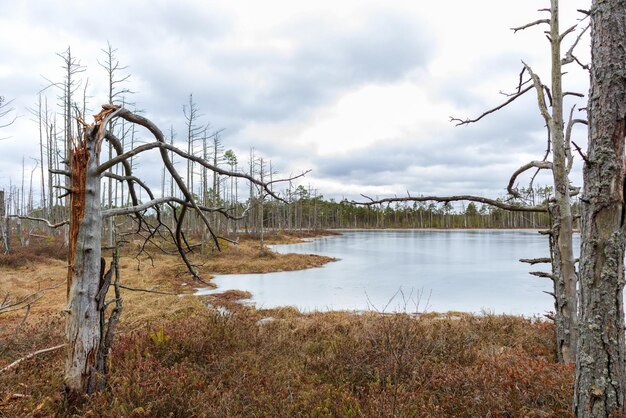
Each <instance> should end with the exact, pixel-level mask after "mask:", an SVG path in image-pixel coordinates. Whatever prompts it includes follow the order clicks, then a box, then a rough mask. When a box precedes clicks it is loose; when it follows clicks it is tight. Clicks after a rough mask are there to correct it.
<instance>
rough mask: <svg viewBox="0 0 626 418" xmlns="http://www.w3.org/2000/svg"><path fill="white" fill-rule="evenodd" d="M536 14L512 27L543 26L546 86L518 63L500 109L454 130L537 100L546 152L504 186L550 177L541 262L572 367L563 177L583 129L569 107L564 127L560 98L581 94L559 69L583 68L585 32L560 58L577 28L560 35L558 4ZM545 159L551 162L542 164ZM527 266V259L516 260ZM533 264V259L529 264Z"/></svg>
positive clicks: (572, 273)
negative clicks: (526, 177) (575, 136)
mask: <svg viewBox="0 0 626 418" xmlns="http://www.w3.org/2000/svg"><path fill="white" fill-rule="evenodd" d="M540 12H547V13H549V17H548V18H546V19H539V20H536V21H534V22H531V23H528V24H526V25H523V26H520V27H516V28H513V29H512V30H513V31H515V32H517V31H520V30H524V29H527V28H531V27H534V26H547V27H548V29H547V30H546V35H547V39H548V41H549V42H550V58H551V70H552V71H551V77H550V86H547V85H546V84H544V83H543V82H542V80H541V79H540V77H539V76H538V75H537V74H536V73H535V72H534V71H533V70H532V68H531V67H530V66H529V65H528V64H526V63H525V62H523V63H522V64H523V67H522V71H521V73H520V76H519V83H518V86H517V89H516V91H515V92H514V93H512V94H508V95H507V96H508V98H507V100H506V101H505V102H504V103H502V104H501V105H500V106H498V107H495V108H493V109H490V110H489V111H487V112H485V113H483V114H482V115H480V116H479V117H477V118H475V119H466V120H459V119H453V120H454V121H456V122H458V123H457V125H467V124H470V123H474V122H477V121H479V120H480V119H482V118H483V117H485V116H487V115H488V114H490V113H492V112H494V111H497V110H499V109H501V108H503V107H505V106H507V105H509V104H510V103H512V102H513V101H515V100H516V99H518V98H520V97H521V96H523V95H525V94H526V93H528V92H531V91H534V92H535V94H536V96H537V105H538V108H539V111H540V113H541V116H542V118H543V120H544V122H545V124H546V128H547V138H548V143H547V149H546V153H545V154H544V157H543V159H542V160H541V161H533V162H531V163H529V164H526V165H524V166H522V167H520V168H519V169H518V170H517V171H515V173H514V174H513V176H512V177H511V180H510V181H509V184H508V186H507V191H508V193H509V194H510V195H511V196H513V197H520V194H519V192H518V191H517V189H516V188H515V182H516V181H517V177H518V176H519V175H521V174H522V173H524V172H526V171H529V170H537V171H538V170H540V169H549V170H550V171H551V172H552V180H553V184H554V198H553V199H551V200H550V201H549V202H548V211H549V214H550V222H551V228H550V231H549V234H548V235H549V242H550V258H549V259H548V258H546V259H542V260H541V261H544V262H549V263H550V264H551V273H550V274H549V275H546V277H549V278H550V279H552V281H553V283H554V292H553V296H554V299H555V301H554V302H555V303H554V305H555V317H554V320H555V325H556V340H557V356H558V359H559V361H562V362H566V363H572V362H574V361H575V358H576V340H577V306H578V303H577V294H576V282H577V276H576V266H575V260H574V253H573V244H572V237H573V225H574V216H573V213H572V201H571V200H572V199H571V198H572V196H573V195H574V194H576V193H577V192H578V190H577V189H576V188H573V187H572V186H571V184H570V180H569V173H570V171H571V169H572V166H573V162H574V158H573V155H572V151H571V149H572V147H571V144H572V138H571V136H572V131H573V127H574V126H575V125H576V124H585V125H586V124H587V121H586V120H584V119H579V118H575V117H574V112H575V109H576V107H575V106H572V108H571V109H570V111H569V115H568V119H567V124H566V123H565V121H564V99H565V97H566V96H576V97H583V95H582V94H580V93H576V92H570V91H564V90H563V86H562V82H563V66H565V65H568V64H572V63H577V64H579V65H581V66H583V67H585V66H584V65H583V64H581V63H580V61H579V60H578V59H577V58H576V56H575V55H574V50H575V48H576V46H577V45H578V43H579V41H580V39H581V38H582V36H583V34H584V33H585V32H586V30H587V27H585V28H584V29H582V30H581V31H579V33H578V35H577V36H576V38H575V39H574V40H573V42H572V43H571V45H570V47H569V49H568V50H567V52H566V53H565V55H563V54H562V53H561V46H562V43H563V40H564V39H565V38H566V37H567V36H568V35H570V34H574V33H575V31H576V30H577V25H574V26H571V27H569V28H567V29H566V30H565V31H561V29H560V23H559V2H558V0H551V1H550V8H549V9H541V10H540ZM550 157H551V160H552V161H548V158H550ZM535 176H536V172H535V174H534V175H533V177H532V178H531V180H530V181H531V184H532V181H533V180H534V178H535ZM521 261H525V262H527V261H529V260H521ZM530 261H535V262H537V260H530Z"/></svg>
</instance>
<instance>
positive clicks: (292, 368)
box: [0, 308, 573, 417]
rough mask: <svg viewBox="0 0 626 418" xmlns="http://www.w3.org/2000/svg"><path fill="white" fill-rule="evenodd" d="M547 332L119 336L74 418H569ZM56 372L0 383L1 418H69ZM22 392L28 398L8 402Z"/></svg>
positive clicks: (486, 321) (28, 369)
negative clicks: (107, 366) (26, 417)
mask: <svg viewBox="0 0 626 418" xmlns="http://www.w3.org/2000/svg"><path fill="white" fill-rule="evenodd" d="M262 318H270V319H264V320H262V321H260V319H262ZM553 332H554V330H553V327H552V326H551V325H549V324H546V323H544V322H540V321H534V320H528V319H521V318H516V317H507V316H489V315H488V316H480V317H474V316H467V315H463V316H461V317H460V318H459V317H451V318H447V317H445V316H444V317H436V318H429V319H424V318H422V319H419V318H415V317H413V316H409V315H402V314H400V315H379V314H363V315H356V314H345V313H326V314H320V313H318V314H309V315H302V314H299V313H297V312H295V311H293V310H289V309H286V310H285V309H283V310H269V311H256V310H254V309H248V308H241V309H239V310H238V311H237V312H235V313H229V312H226V313H220V312H218V311H215V310H210V311H207V312H206V313H201V314H197V315H194V316H192V317H188V318H185V319H177V320H172V321H167V322H165V323H164V324H163V326H162V328H161V326H159V327H151V328H149V329H144V330H141V331H136V332H132V333H129V334H125V335H121V336H120V338H119V340H118V343H117V344H116V346H115V349H114V355H113V359H114V360H113V370H112V375H111V377H110V381H109V387H108V389H107V390H106V391H104V392H102V393H98V394H96V395H94V396H92V397H91V398H90V399H89V400H88V401H87V402H86V404H85V405H84V406H83V408H82V409H81V410H80V411H73V412H74V413H78V414H80V415H86V416H89V415H90V414H91V415H98V416H111V417H113V416H175V417H177V416H181V417H183V416H220V417H222V416H277V417H279V416H344V417H356V416H560V415H567V414H568V411H569V403H570V397H571V388H572V382H573V370H572V369H571V368H570V367H568V366H563V365H559V364H557V363H555V362H554V360H553V352H552V339H553ZM61 363H62V356H61V355H60V354H58V353H57V354H53V355H50V356H49V357H48V358H46V359H37V360H32V361H30V360H29V361H28V362H25V365H24V366H21V367H19V368H18V369H17V370H16V371H14V372H10V373H8V374H7V375H5V376H0V385H1V386H2V387H4V388H5V389H3V394H2V396H3V399H4V400H3V403H2V409H3V410H4V411H6V414H7V415H20V414H24V413H25V412H27V411H28V412H29V413H32V412H33V411H35V415H36V414H37V413H39V414H41V415H51V414H57V415H68V414H70V413H71V412H72V411H68V410H67V409H66V406H65V405H64V404H63V402H62V401H61V399H60V395H59V385H60V381H59V377H58V376H59V373H60V369H61ZM45 364H47V365H48V367H46V368H45V370H43V369H42V370H41V373H34V370H37V368H38V367H42V366H43V365H45ZM41 379H45V380H46V381H45V383H44V382H42V381H41ZM20 384H23V385H24V386H23V387H20V386H19V385H20ZM22 389H23V392H24V393H23V394H25V395H27V396H26V397H23V398H17V399H9V398H10V396H11V392H12V391H16V390H22ZM37 408H39V409H37Z"/></svg>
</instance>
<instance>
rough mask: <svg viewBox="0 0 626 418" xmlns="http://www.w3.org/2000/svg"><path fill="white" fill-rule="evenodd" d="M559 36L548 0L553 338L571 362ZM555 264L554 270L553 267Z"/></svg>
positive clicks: (571, 287) (570, 258) (573, 309)
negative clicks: (554, 327) (550, 95)
mask: <svg viewBox="0 0 626 418" xmlns="http://www.w3.org/2000/svg"><path fill="white" fill-rule="evenodd" d="M562 39H563V36H562V35H561V32H560V29H559V2H558V0H551V9H550V40H551V41H550V42H551V47H552V50H551V56H552V77H551V79H552V97H553V101H552V117H551V118H549V120H548V124H549V125H548V126H549V128H550V134H551V137H552V145H553V156H552V178H553V180H554V198H555V201H556V202H555V206H556V209H557V210H556V211H552V210H551V211H550V213H551V214H552V215H553V216H554V218H553V221H552V223H553V228H552V232H553V235H552V242H551V244H552V246H553V253H554V254H555V255H556V257H555V259H556V260H555V261H556V262H554V261H553V271H552V274H553V275H554V280H555V286H554V290H555V295H556V304H555V307H556V309H557V315H556V318H557V321H556V322H557V323H556V340H557V356H558V358H559V361H562V362H564V363H573V362H574V361H575V360H576V339H577V328H576V327H577V309H578V307H577V295H576V267H575V265H574V250H573V244H572V236H573V228H572V205H571V199H570V184H569V170H568V167H567V158H568V155H567V150H568V149H569V138H565V132H564V123H563V88H562V83H561V82H562V70H561V41H562ZM555 268H556V270H555Z"/></svg>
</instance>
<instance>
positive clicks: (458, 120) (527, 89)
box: [450, 86, 533, 126]
mask: <svg viewBox="0 0 626 418" xmlns="http://www.w3.org/2000/svg"><path fill="white" fill-rule="evenodd" d="M532 88H533V86H528V87H526V88H525V89H523V90H520V91H519V92H518V93H515V94H513V95H511V97H510V98H509V100H507V101H505V102H504V103H502V104H501V105H499V106H496V107H494V108H493V109H489V110H487V111H486V112H484V113H482V114H481V115H480V116H478V117H477V118H475V119H465V120H462V119H459V118H455V117H452V116H450V122H457V124H456V126H461V125H468V124H470V123H475V122H478V121H479V120H481V119H482V118H484V117H485V116H487V115H489V114H491V113H494V112H496V111H498V110H500V109H502V108H503V107H506V106H507V105H509V104H511V103H512V102H513V101H515V100H516V99H518V98H520V97H521V96H522V95H524V93H526V92H528V91H529V90H531V89H532Z"/></svg>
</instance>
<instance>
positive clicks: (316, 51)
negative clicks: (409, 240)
mask: <svg viewBox="0 0 626 418" xmlns="http://www.w3.org/2000/svg"><path fill="white" fill-rule="evenodd" d="M544 3H545V2H543V1H534V2H504V1H501V0H477V1H474V2H468V1H461V0H445V1H439V2H415V1H409V0H398V1H394V2H384V3H381V2H378V1H365V0H342V1H336V0H332V1H330V0H319V1H316V2H294V1H290V2H288V1H281V0H269V1H264V2H258V1H251V0H249V1H244V0H235V1H230V2H221V1H201V0H195V1H194V0H184V1H177V2H173V1H163V0H162V1H152V2H148V1H141V0H131V1H124V2H122V1H121V0H113V1H110V2H108V3H106V4H105V5H102V6H101V7H98V8H97V11H94V6H93V5H92V4H91V3H88V2H83V1H77V0H71V1H69V0H68V1H64V2H53V1H39V2H36V3H35V2H11V3H9V2H8V1H5V0H0V6H1V7H2V10H3V14H2V16H0V36H2V39H5V42H4V43H3V44H2V45H0V54H2V57H3V60H2V63H0V86H2V87H0V89H1V90H0V95H5V96H7V97H9V98H15V106H16V107H17V108H18V112H19V113H20V114H21V115H23V117H22V118H20V119H19V120H18V121H17V122H16V123H15V124H14V125H13V126H12V127H11V128H10V129H7V130H6V132H0V137H3V136H6V135H10V136H11V139H9V140H7V141H4V142H1V143H0V147H1V149H2V153H0V187H2V186H5V187H6V186H7V185H8V183H9V181H12V182H13V183H14V184H15V183H16V182H18V181H19V179H20V176H21V163H19V164H18V163H17V162H21V159H22V156H25V159H26V161H27V164H31V166H32V161H31V160H30V157H37V156H38V145H37V137H38V132H37V130H36V129H37V126H36V124H34V123H33V122H32V121H30V120H29V116H27V114H28V113H27V111H26V107H27V106H32V105H33V104H34V103H35V101H36V94H37V92H38V91H39V90H40V89H41V88H42V87H43V86H44V85H45V84H46V82H45V80H44V79H43V78H42V77H41V76H42V75H44V76H46V77H48V78H51V79H53V80H60V79H61V78H62V73H61V71H62V70H61V68H60V65H61V61H60V59H59V58H58V57H57V56H56V55H55V53H57V52H61V51H63V50H65V49H66V48H67V46H68V45H71V46H72V51H73V53H74V54H75V56H77V57H79V58H80V60H81V63H82V64H83V65H86V66H87V67H88V73H86V74H89V86H90V88H89V94H90V95H91V96H93V98H92V101H91V103H92V107H94V108H96V107H97V106H98V104H99V103H100V102H101V101H102V100H103V97H105V95H106V90H105V86H106V80H105V75H104V72H103V70H102V69H101V68H100V67H99V66H98V64H97V59H101V58H102V54H101V51H100V49H101V48H104V47H106V42H107V41H110V42H111V43H112V45H113V46H114V47H116V48H118V56H119V59H120V62H121V63H122V64H123V65H128V66H129V73H130V74H132V76H131V84H130V85H129V87H130V88H131V89H133V90H136V91H137V94H136V95H134V96H133V97H132V100H133V101H136V102H137V104H138V106H139V107H140V108H141V109H144V110H145V112H146V115H147V116H149V117H151V118H153V119H154V120H155V121H156V122H157V123H158V124H159V125H160V126H161V127H162V129H163V130H167V129H168V127H169V126H170V124H172V125H174V127H175V129H176V130H177V131H178V132H179V136H178V140H182V139H183V137H184V135H183V134H182V133H183V132H184V127H183V125H182V105H183V103H184V102H185V101H186V100H187V97H188V95H189V93H194V98H195V99H196V100H197V102H198V105H199V107H200V110H201V113H202V114H203V115H204V119H203V121H205V122H211V123H212V125H213V127H215V128H226V131H225V133H224V136H223V141H224V145H225V147H226V148H227V149H228V148H233V149H235V150H236V151H237V152H238V153H239V157H240V158H239V159H240V163H242V164H244V163H245V159H246V158H247V152H248V149H249V147H250V146H254V147H255V148H256V150H257V153H259V154H263V155H265V156H266V157H267V158H270V159H272V160H273V161H274V163H275V166H278V167H279V168H280V169H281V170H282V171H284V172H286V173H289V172H292V173H293V172H297V171H298V170H301V169H307V168H313V170H314V171H313V173H312V174H311V175H310V176H308V177H307V178H306V179H305V180H304V183H308V182H311V183H315V184H314V186H315V187H316V188H318V189H320V192H321V193H322V194H324V195H326V196H343V195H346V196H358V194H359V193H366V194H376V195H384V194H393V193H397V194H404V193H405V191H406V190H407V189H409V190H414V191H417V190H428V191H429V192H432V193H444V192H445V193H461V192H465V191H467V190H473V191H481V192H483V193H485V194H490V195H496V194H498V193H500V192H502V191H503V190H504V186H505V185H506V182H507V181H508V174H509V173H510V172H512V171H513V170H514V169H515V168H517V166H518V165H519V164H520V163H523V162H526V161H527V160H528V159H537V158H540V157H541V156H542V153H543V151H544V148H545V139H544V133H543V128H542V126H543V122H542V120H541V117H540V115H539V113H538V111H537V109H536V105H535V103H534V99H533V97H531V96H529V97H528V98H524V99H521V100H520V101H519V103H515V104H513V105H512V106H510V108H507V109H504V110H502V111H500V112H499V114H497V115H491V116H489V117H487V118H486V119H485V120H484V121H481V122H480V123H479V124H476V125H472V126H469V127H465V128H455V127H454V126H453V125H452V124H450V123H449V122H448V117H449V116H451V115H454V116H459V117H466V116H472V115H477V114H480V113H481V112H482V111H483V110H485V109H487V108H489V107H492V106H494V105H496V104H498V103H500V102H501V101H502V99H503V96H502V95H500V94H499V91H500V90H505V91H511V90H512V89H513V88H514V87H515V83H516V82H517V76H518V72H519V69H520V65H521V64H520V60H522V59H524V60H525V61H526V62H528V63H529V64H530V65H532V66H533V68H534V69H535V70H536V72H538V73H540V75H542V77H543V78H544V82H547V81H548V80H547V76H548V72H547V68H548V65H549V60H548V58H549V52H548V49H547V48H548V44H547V42H546V41H545V37H544V34H543V33H542V31H541V28H531V29H528V30H526V31H522V32H519V33H518V34H513V32H512V31H511V30H509V28H510V27H513V26H517V25H522V24H524V23H527V22H530V21H532V20H536V19H537V18H538V17H540V15H541V13H540V12H537V9H539V8H541V7H546V5H545V4H544ZM576 3H577V4H576V5H570V4H562V5H561V11H562V22H563V23H562V26H563V28H566V27H567V26H569V25H570V24H571V23H573V22H575V19H576V18H577V17H578V16H576V14H577V13H576V12H575V9H576V8H584V7H585V5H586V3H585V2H576ZM580 3H582V4H580ZM7 40H10V42H9V41H7ZM572 40H573V38H571V39H570V40H569V41H572ZM567 46H569V44H568V43H567V42H566V45H565V47H567ZM586 47H587V45H586V44H585V43H583V44H582V45H581V54H580V55H581V57H582V59H583V61H586V60H588V53H587V51H585V48H586ZM568 70H569V72H570V73H571V74H568V75H567V78H566V88H567V89H568V90H577V91H581V92H583V93H586V89H587V87H586V82H587V78H586V77H587V76H586V74H584V72H580V71H575V69H574V68H573V67H572V68H571V69H568ZM47 94H48V101H49V104H50V106H53V104H54V103H55V101H56V97H55V96H56V94H57V92H55V91H54V90H48V92H47ZM578 136H580V137H581V140H580V142H579V144H580V145H583V146H584V143H585V140H584V133H580V134H579V135H578ZM577 142H578V141H577ZM144 169H145V167H144ZM577 170H578V171H576V173H575V177H576V178H579V169H578V168H577ZM455 173H456V174H455ZM149 176H150V177H151V178H153V180H152V182H153V183H154V184H158V182H159V180H158V178H159V176H160V173H150V174H149ZM36 177H37V176H36ZM368 182H369V183H368ZM35 183H36V184H37V182H36V181H35Z"/></svg>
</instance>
